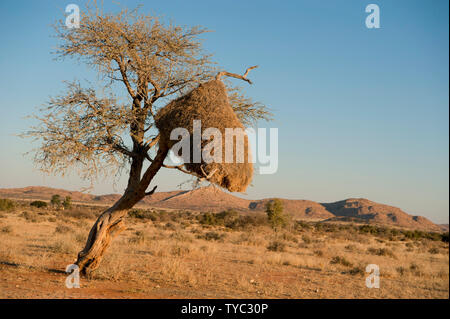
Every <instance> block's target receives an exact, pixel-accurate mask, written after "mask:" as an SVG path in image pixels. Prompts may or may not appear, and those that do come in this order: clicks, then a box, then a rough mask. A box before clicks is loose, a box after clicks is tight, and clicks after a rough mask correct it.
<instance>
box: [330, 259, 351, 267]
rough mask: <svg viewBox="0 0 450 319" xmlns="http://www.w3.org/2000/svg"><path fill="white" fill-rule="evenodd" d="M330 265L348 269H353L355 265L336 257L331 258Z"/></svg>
mask: <svg viewBox="0 0 450 319" xmlns="http://www.w3.org/2000/svg"><path fill="white" fill-rule="evenodd" d="M330 264H339V265H342V266H346V267H352V266H353V264H352V263H351V262H350V261H348V260H347V259H345V257H342V256H334V257H333V258H331V261H330Z"/></svg>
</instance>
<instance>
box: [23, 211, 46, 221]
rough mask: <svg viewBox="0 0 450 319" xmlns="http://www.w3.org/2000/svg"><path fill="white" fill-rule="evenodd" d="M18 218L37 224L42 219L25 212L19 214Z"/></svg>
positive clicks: (32, 213)
mask: <svg viewBox="0 0 450 319" xmlns="http://www.w3.org/2000/svg"><path fill="white" fill-rule="evenodd" d="M19 216H20V217H23V218H25V220H27V221H29V222H32V223H36V222H39V221H41V220H42V218H43V217H41V216H39V215H38V214H36V213H34V212H27V211H25V212H22V214H20V215H19Z"/></svg>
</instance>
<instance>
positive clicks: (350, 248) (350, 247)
mask: <svg viewBox="0 0 450 319" xmlns="http://www.w3.org/2000/svg"><path fill="white" fill-rule="evenodd" d="M344 249H345V250H348V251H355V250H356V246H355V245H353V244H350V245H347V246H345V247H344Z"/></svg>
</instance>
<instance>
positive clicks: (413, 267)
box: [409, 263, 424, 277]
mask: <svg viewBox="0 0 450 319" xmlns="http://www.w3.org/2000/svg"><path fill="white" fill-rule="evenodd" d="M409 270H410V271H411V273H412V274H413V275H414V276H417V277H421V276H423V275H424V273H423V272H422V271H421V270H420V267H419V265H417V264H416V263H411V265H410V266H409Z"/></svg>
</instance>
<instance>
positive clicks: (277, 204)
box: [266, 198, 287, 230]
mask: <svg viewBox="0 0 450 319" xmlns="http://www.w3.org/2000/svg"><path fill="white" fill-rule="evenodd" d="M283 209H284V208H283V202H282V201H281V200H280V199H278V198H276V199H273V200H271V201H269V202H268V203H267V204H266V213H267V218H268V219H269V223H270V225H271V226H272V228H273V229H275V230H277V229H279V228H281V227H285V226H286V225H287V217H286V216H285V215H284V213H283Z"/></svg>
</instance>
